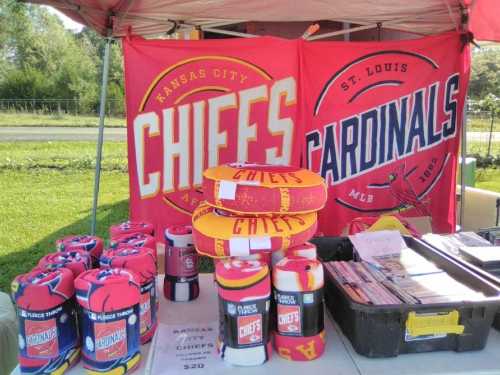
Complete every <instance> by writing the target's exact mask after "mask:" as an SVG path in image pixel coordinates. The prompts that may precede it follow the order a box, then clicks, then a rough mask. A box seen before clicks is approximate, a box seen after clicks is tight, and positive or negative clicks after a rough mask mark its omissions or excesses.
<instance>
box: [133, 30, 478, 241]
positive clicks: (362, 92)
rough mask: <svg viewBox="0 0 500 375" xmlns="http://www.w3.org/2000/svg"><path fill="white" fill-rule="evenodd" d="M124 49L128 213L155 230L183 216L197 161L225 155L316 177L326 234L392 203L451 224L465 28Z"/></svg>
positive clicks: (197, 181) (224, 159)
mask: <svg viewBox="0 0 500 375" xmlns="http://www.w3.org/2000/svg"><path fill="white" fill-rule="evenodd" d="M123 47H124V59H125V85H126V92H127V95H126V102H127V127H128V131H127V137H128V158H129V160H128V161H129V174H130V179H129V180H130V215H131V218H132V219H134V220H146V221H150V222H153V223H154V224H155V225H156V229H157V233H160V232H161V230H162V229H163V228H165V227H168V226H170V225H174V224H189V223H190V220H191V218H190V217H191V214H192V212H193V210H194V208H196V206H197V205H198V204H199V203H200V201H201V200H202V196H203V193H202V190H201V184H202V174H203V170H204V169H206V168H208V167H213V166H216V165H219V164H223V163H231V162H252V163H270V164H289V165H294V166H305V167H307V168H309V169H311V170H313V171H314V172H317V173H318V174H320V175H321V176H322V177H323V178H325V180H326V182H327V184H328V186H329V189H328V190H329V191H328V193H329V200H328V203H327V205H326V206H325V208H324V209H323V210H322V211H321V213H320V216H319V230H320V231H321V232H323V233H324V234H326V235H339V234H340V233H341V232H342V230H343V229H344V227H345V226H346V224H347V223H349V221H351V220H352V219H353V218H355V217H358V216H377V215H380V214H386V213H400V214H401V215H403V216H412V217H415V216H418V217H422V216H423V217H429V218H431V225H432V229H433V232H450V231H454V229H455V205H456V202H455V190H456V162H457V153H458V148H459V138H460V131H461V123H462V110H463V105H464V98H465V94H466V91H467V84H468V79H469V63H470V55H469V48H468V46H467V45H462V42H461V36H460V34H459V33H455V32H450V33H444V34H440V35H435V36H430V37H424V38H419V39H414V40H402V41H382V42H355V43H349V42H333V41H328V42H306V41H303V40H284V39H279V38H271V37H259V38H250V39H237V38H234V39H225V40H202V41H196V42H192V41H182V40H144V39H142V38H140V37H129V38H125V39H124V41H123ZM160 229H161V230H160ZM158 239H159V240H163V239H160V238H158Z"/></svg>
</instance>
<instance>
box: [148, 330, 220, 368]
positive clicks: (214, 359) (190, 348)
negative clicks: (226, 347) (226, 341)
mask: <svg viewBox="0 0 500 375" xmlns="http://www.w3.org/2000/svg"><path fill="white" fill-rule="evenodd" d="M218 332H219V323H218V322H210V323H204V324H197V323H192V324H179V325H166V324H161V323H160V324H159V325H158V332H157V333H156V335H157V337H156V338H155V340H154V343H153V347H152V348H151V350H153V358H152V364H151V367H150V369H151V371H150V373H151V374H155V375H174V374H175V375H178V374H186V375H191V374H199V375H208V374H217V373H219V372H220V371H221V370H222V369H223V368H224V364H223V361H222V360H221V359H220V358H219V357H218V354H217V348H216V346H215V341H216V338H217V334H218Z"/></svg>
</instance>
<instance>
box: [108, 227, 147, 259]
mask: <svg viewBox="0 0 500 375" xmlns="http://www.w3.org/2000/svg"><path fill="white" fill-rule="evenodd" d="M129 246H132V247H147V248H149V249H153V250H154V254H155V257H156V258H157V249H156V240H155V238H154V237H153V236H151V235H150V234H144V233H131V234H124V235H122V236H118V237H115V238H111V239H110V240H109V247H110V248H112V249H116V248H117V247H129Z"/></svg>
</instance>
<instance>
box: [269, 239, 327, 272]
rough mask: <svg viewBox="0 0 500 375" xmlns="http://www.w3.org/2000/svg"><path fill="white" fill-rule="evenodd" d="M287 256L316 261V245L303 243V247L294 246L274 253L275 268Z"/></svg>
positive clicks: (273, 263)
mask: <svg viewBox="0 0 500 375" xmlns="http://www.w3.org/2000/svg"><path fill="white" fill-rule="evenodd" d="M286 256H299V257H304V258H307V259H316V258H317V254H316V245H315V244H313V243H311V242H306V243H303V244H302V245H298V246H294V247H291V248H289V249H285V250H278V251H275V252H273V253H272V265H273V267H274V266H275V265H276V263H278V262H279V261H280V260H281V259H283V258H284V257H286Z"/></svg>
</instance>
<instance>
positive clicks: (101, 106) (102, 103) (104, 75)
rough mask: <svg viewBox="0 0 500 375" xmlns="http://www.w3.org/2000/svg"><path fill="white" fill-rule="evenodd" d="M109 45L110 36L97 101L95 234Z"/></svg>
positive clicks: (93, 204)
mask: <svg viewBox="0 0 500 375" xmlns="http://www.w3.org/2000/svg"><path fill="white" fill-rule="evenodd" d="M110 45H111V38H107V39H106V46H105V48H104V59H103V68H102V82H101V99H100V103H99V134H98V136H97V155H96V164H95V177H94V199H93V202H92V219H91V223H90V233H91V235H95V233H96V223H97V204H98V199H99V184H100V182H101V181H100V180H101V160H102V145H103V142H104V117H105V115H106V95H107V91H108V76H109V49H110Z"/></svg>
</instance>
